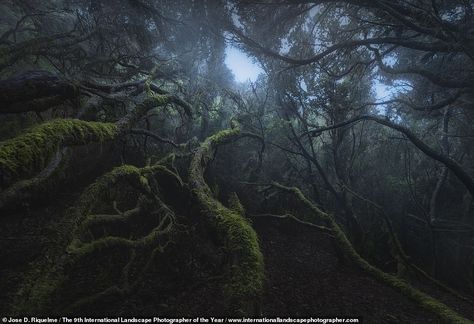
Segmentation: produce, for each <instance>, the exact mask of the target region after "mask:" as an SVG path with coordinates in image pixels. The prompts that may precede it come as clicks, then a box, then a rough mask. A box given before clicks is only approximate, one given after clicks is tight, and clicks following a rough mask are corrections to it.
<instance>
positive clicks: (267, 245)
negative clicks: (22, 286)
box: [0, 197, 474, 323]
mask: <svg viewBox="0 0 474 324" xmlns="http://www.w3.org/2000/svg"><path fill="white" fill-rule="evenodd" d="M73 200H74V197H69V199H67V201H73ZM65 204H66V205H67V203H65ZM61 205H62V206H58V209H59V210H58V211H56V210H52V209H49V208H47V209H46V210H42V211H41V212H38V215H39V214H41V215H43V214H44V216H43V217H28V218H25V219H24V220H23V221H20V220H18V223H19V224H18V225H17V226H15V227H13V228H29V229H30V231H31V233H30V232H27V233H22V235H23V236H21V238H23V237H24V238H25V240H20V241H18V240H14V241H11V240H1V242H2V244H0V252H1V253H0V256H1V258H2V260H4V261H5V263H4V264H3V266H0V274H1V276H0V277H1V278H2V280H1V281H0V288H1V289H0V291H3V292H4V293H5V292H7V291H12V290H11V289H13V286H14V285H15V284H16V283H17V280H18V279H20V278H19V277H18V278H17V274H18V273H20V272H21V271H22V269H23V268H25V267H27V264H28V263H29V262H30V261H31V260H33V259H35V258H36V257H39V256H40V255H41V251H42V246H47V245H48V244H49V243H48V238H51V236H52V233H50V232H48V228H50V227H49V226H46V227H45V224H47V221H45V220H42V219H41V218H48V215H54V214H61V212H60V210H61V209H66V207H65V206H64V205H63V204H61ZM32 216H34V215H32ZM51 221H53V220H51ZM25 222H26V223H25ZM53 222H54V221H53ZM20 223H21V224H20ZM253 226H254V228H255V230H256V231H257V233H258V236H259V239H260V244H261V249H262V252H263V254H264V260H265V272H266V273H265V275H266V280H265V289H264V294H263V298H262V316H266V317H276V316H280V317H289V316H290V317H300V318H301V317H317V316H319V317H335V316H339V317H341V316H345V317H362V318H363V323H439V322H440V321H439V319H438V318H436V316H434V315H432V314H431V313H430V312H428V311H425V310H423V309H421V308H420V307H419V306H418V305H416V304H415V303H414V302H411V301H410V300H409V299H407V297H405V296H403V295H401V294H400V293H398V292H396V291H395V290H393V289H391V288H389V287H387V286H386V285H384V284H382V283H380V282H378V281H376V280H375V279H373V278H372V277H370V276H369V275H367V274H366V273H364V272H362V271H360V270H359V269H357V268H355V267H354V266H352V265H350V264H347V263H341V262H340V261H339V259H338V257H337V253H336V250H335V246H334V244H333V241H332V239H331V238H330V237H329V236H328V235H326V234H324V233H321V232H319V231H316V230H315V229H313V228H310V227H308V226H305V225H301V224H298V223H296V222H294V221H292V220H287V219H273V218H256V219H253ZM53 227H54V226H53ZM12 231H13V229H12ZM45 231H46V232H45ZM13 232H14V231H13ZM13 232H12V233H9V230H8V229H7V228H6V227H5V228H3V231H2V232H1V234H2V236H3V237H4V238H8V237H14V236H16V235H19V233H13ZM192 232H193V231H191V233H188V232H187V231H184V232H182V233H181V234H179V237H177V240H176V244H173V245H172V246H171V247H170V249H168V250H167V251H166V252H165V253H164V254H163V255H162V256H161V257H160V258H159V260H158V265H159V267H158V268H157V269H156V271H151V272H150V273H149V275H148V276H147V279H146V280H145V281H144V282H143V285H142V288H140V289H138V291H137V293H135V294H133V295H132V296H128V298H126V299H124V300H121V301H117V300H109V301H104V302H102V303H99V304H97V305H95V307H93V308H91V309H88V310H87V311H86V312H85V313H84V314H87V315H107V314H110V315H115V316H117V315H134V316H156V315H162V316H169V317H175V316H177V315H179V316H188V317H193V316H218V317H219V316H225V314H224V313H223V309H224V304H223V300H224V299H223V291H222V285H223V283H224V282H223V279H225V278H223V277H222V274H221V273H220V272H219V269H220V268H221V265H220V262H221V261H220V260H222V257H223V256H222V255H221V253H222V251H220V249H219V248H218V247H217V246H214V244H213V243H212V242H210V241H209V239H208V238H209V234H206V233H205V232H199V233H194V234H192ZM38 237H40V238H44V240H45V241H44V242H43V241H42V240H39V241H38V239H37V238H38ZM19 242H20V243H24V244H19ZM20 256H21V257H20ZM412 284H414V285H416V286H417V287H418V288H420V289H422V290H423V291H425V292H427V293H429V294H430V295H432V296H434V297H436V298H438V299H439V300H441V301H442V302H444V303H446V304H447V305H449V306H450V307H451V308H452V309H454V310H456V311H457V312H458V313H460V314H462V315H463V316H465V317H466V318H469V319H471V320H473V321H474V307H473V306H472V305H470V304H468V303H464V302H461V301H459V300H458V299H456V298H454V297H452V296H450V295H448V294H446V293H443V292H440V291H439V290H438V289H436V288H435V287H432V286H430V285H427V284H424V283H421V282H416V283H412ZM7 297H8V296H5V295H4V294H0V306H2V305H1V304H2V301H3V302H5V301H6V300H5V299H4V298H7ZM4 306H5V305H4ZM1 311H3V313H5V314H7V313H10V311H9V309H8V308H7V309H3V307H0V312H1ZM84 314H82V315H84Z"/></svg>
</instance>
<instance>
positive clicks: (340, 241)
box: [273, 183, 471, 323]
mask: <svg viewBox="0 0 474 324" xmlns="http://www.w3.org/2000/svg"><path fill="white" fill-rule="evenodd" d="M273 185H274V186H275V187H277V188H279V189H282V190H285V191H288V192H292V193H293V194H295V195H296V197H297V198H298V199H299V200H300V201H301V202H302V203H303V204H304V205H306V206H307V207H308V208H309V209H310V210H312V211H313V212H314V214H315V215H316V216H318V217H319V218H321V219H322V220H324V221H326V222H327V224H328V226H329V227H330V228H331V229H332V230H333V235H334V238H335V240H336V244H337V246H338V248H339V249H340V250H341V251H342V253H343V254H344V255H345V257H346V258H347V259H348V260H350V261H351V262H353V263H354V264H355V265H357V266H358V267H359V268H361V269H363V270H364V271H366V272H367V273H369V274H370V275H372V276H373V277H374V278H376V279H377V280H379V281H381V282H383V283H385V284H387V285H389V286H390V287H392V288H394V289H396V290H397V291H399V292H400V293H402V294H403V295H405V296H407V297H409V298H411V299H412V300H413V301H415V302H416V303H418V304H419V305H420V306H422V307H423V308H425V309H427V310H429V311H431V312H433V313H434V314H436V315H437V316H439V317H440V318H441V319H442V321H443V322H446V323H471V321H469V320H468V319H466V318H464V317H462V316H461V315H459V314H458V313H456V312H455V311H454V310H452V309H451V308H449V307H448V306H446V305H445V304H443V303H441V302H440V301H439V300H437V299H435V298H433V297H431V296H429V295H427V294H425V293H423V292H421V291H419V290H418V289H416V288H414V287H412V286H411V285H410V284H408V283H407V282H405V281H404V280H402V279H399V278H397V277H395V276H393V275H390V274H388V273H385V272H383V271H381V270H380V269H378V268H376V267H374V266H372V265H371V264H370V263H368V262H367V261H366V260H364V259H363V258H362V257H361V256H360V255H359V254H358V253H357V251H356V250H355V249H354V247H353V246H352V244H351V242H350V241H349V239H348V238H347V236H346V235H345V234H344V231H343V230H342V229H341V227H340V226H339V225H338V224H337V222H336V221H335V220H334V218H333V217H332V216H331V215H329V214H326V213H325V212H323V211H321V210H320V209H319V208H318V207H317V206H315V205H314V204H313V203H312V202H311V201H309V200H308V199H307V198H306V197H305V196H304V195H303V193H302V192H301V191H300V190H299V189H298V188H294V187H293V188H289V187H285V186H282V185H280V184H278V183H274V184H273Z"/></svg>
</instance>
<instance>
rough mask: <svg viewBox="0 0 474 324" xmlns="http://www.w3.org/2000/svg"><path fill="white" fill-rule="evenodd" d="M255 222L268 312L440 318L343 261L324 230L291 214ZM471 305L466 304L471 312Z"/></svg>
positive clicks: (370, 319) (392, 319)
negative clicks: (301, 223)
mask: <svg viewBox="0 0 474 324" xmlns="http://www.w3.org/2000/svg"><path fill="white" fill-rule="evenodd" d="M254 227H255V229H256V230H257V232H258V234H259V237H260V241H261V247H262V250H263V253H264V256H265V266H266V272H267V273H266V274H267V282H266V289H265V293H264V298H263V314H264V315H266V316H277V315H279V316H294V317H306V316H312V317H315V316H320V317H323V316H324V317H328V316H336V315H339V316H343V315H345V316H362V317H363V322H364V323H438V322H439V321H438V319H437V318H436V317H435V316H433V315H432V314H431V313H429V312H427V311H424V310H423V309H420V308H419V307H418V306H417V305H415V304H414V303H412V302H411V301H410V300H408V299H407V298H406V297H404V296H402V295H401V294H399V293H398V292H396V291H394V290H393V289H391V288H388V287H387V286H385V285H383V284H381V283H379V282H378V281H375V280H374V279H372V278H371V277H369V276H367V275H366V274H365V273H362V272H361V271H359V270H358V269H355V268H354V267H352V266H350V265H344V264H340V262H339V261H338V259H337V257H336V253H335V248H334V246H333V245H332V242H331V239H330V238H329V237H328V236H326V235H325V234H322V233H320V232H317V231H315V230H314V229H311V228H309V227H306V226H303V225H300V224H297V223H294V222H292V221H291V220H279V219H269V218H265V219H258V220H255V221H254ZM456 302H457V301H454V303H456ZM456 305H457V304H456ZM468 307H469V306H465V307H461V308H462V309H463V310H466V311H465V312H463V313H464V315H465V316H469V317H471V318H472V316H473V314H472V310H471V309H470V308H468ZM456 308H457V307H456ZM469 310H471V311H469ZM466 312H467V313H468V314H466ZM469 313H471V314H469Z"/></svg>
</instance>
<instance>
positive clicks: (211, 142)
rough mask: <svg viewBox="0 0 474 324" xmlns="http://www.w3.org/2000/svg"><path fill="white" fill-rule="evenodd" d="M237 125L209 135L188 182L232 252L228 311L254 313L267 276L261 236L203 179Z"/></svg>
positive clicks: (203, 211)
mask: <svg viewBox="0 0 474 324" xmlns="http://www.w3.org/2000/svg"><path fill="white" fill-rule="evenodd" d="M239 133H240V130H239V129H238V128H235V129H229V130H224V131H221V132H219V133H217V134H215V135H213V136H211V137H209V138H207V139H206V140H205V141H204V142H203V143H202V144H201V146H200V147H199V148H198V149H197V151H196V153H195V155H194V157H193V159H192V161H191V166H190V169H189V183H190V187H191V189H192V192H193V195H194V197H195V198H196V200H197V201H198V203H199V205H200V208H201V210H202V215H204V216H206V221H207V222H208V223H209V224H210V225H211V227H212V228H213V229H214V231H215V232H216V233H217V235H218V237H219V239H220V240H221V241H222V242H223V243H224V246H225V247H226V249H227V252H228V254H229V256H230V260H229V264H228V271H229V273H228V281H227V285H226V289H225V293H226V296H227V298H228V305H229V311H231V312H232V313H242V314H255V313H256V312H258V311H259V310H258V305H256V301H257V300H258V298H259V296H260V294H261V290H262V285H263V279H264V267H263V256H262V253H261V252H260V247H259V243H258V238H257V235H256V233H255V231H254V230H253V229H252V227H251V226H250V225H249V224H248V222H247V221H246V220H245V219H244V218H243V216H242V215H239V214H238V213H237V212H236V211H234V210H230V209H228V208H226V207H225V206H224V205H222V204H221V203H220V202H219V201H217V200H216V199H215V198H214V197H213V195H212V193H211V189H210V188H209V186H208V185H207V184H206V182H205V180H204V171H205V170H206V167H207V164H208V162H209V161H210V160H211V159H212V158H213V156H214V149H215V148H216V146H218V145H220V144H223V143H226V142H228V141H230V140H232V139H234V138H235V137H238V136H239Z"/></svg>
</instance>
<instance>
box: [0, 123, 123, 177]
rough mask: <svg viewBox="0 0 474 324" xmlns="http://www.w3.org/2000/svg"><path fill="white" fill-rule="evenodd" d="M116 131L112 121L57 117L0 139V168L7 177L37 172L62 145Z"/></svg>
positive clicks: (97, 139)
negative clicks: (1, 140) (99, 121)
mask: <svg viewBox="0 0 474 324" xmlns="http://www.w3.org/2000/svg"><path fill="white" fill-rule="evenodd" d="M116 135H117V129H116V126H115V125H114V124H109V123H97V122H87V121H82V120H75V119H57V120H53V121H50V122H46V123H43V124H41V125H38V126H35V127H33V128H31V129H30V130H29V131H27V132H26V133H24V134H22V135H19V136H17V137H15V138H12V139H8V140H5V141H3V142H1V143H0V171H1V172H2V173H3V174H5V175H6V176H7V177H8V178H7V179H8V180H10V181H12V182H13V181H15V180H17V179H18V178H26V177H28V176H31V175H32V174H33V173H35V172H38V171H39V170H41V169H42V168H44V167H45V165H46V164H47V163H48V161H49V159H50V158H51V156H52V155H53V154H54V153H55V152H56V151H57V150H58V149H59V148H60V147H62V146H72V145H82V144H87V143H91V142H103V141H106V140H110V139H113V138H114V137H115V136H116Z"/></svg>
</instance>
